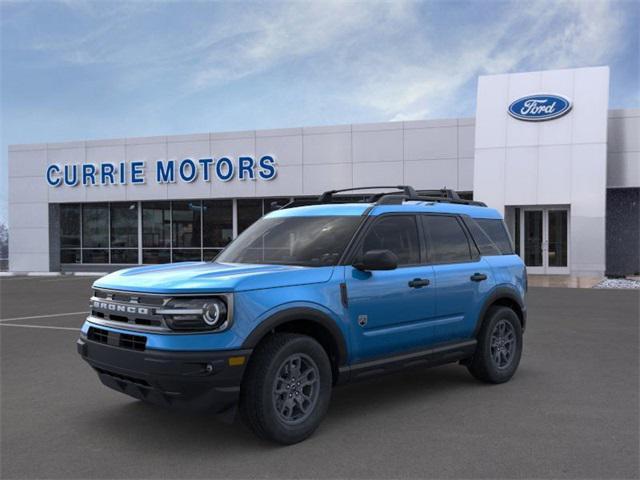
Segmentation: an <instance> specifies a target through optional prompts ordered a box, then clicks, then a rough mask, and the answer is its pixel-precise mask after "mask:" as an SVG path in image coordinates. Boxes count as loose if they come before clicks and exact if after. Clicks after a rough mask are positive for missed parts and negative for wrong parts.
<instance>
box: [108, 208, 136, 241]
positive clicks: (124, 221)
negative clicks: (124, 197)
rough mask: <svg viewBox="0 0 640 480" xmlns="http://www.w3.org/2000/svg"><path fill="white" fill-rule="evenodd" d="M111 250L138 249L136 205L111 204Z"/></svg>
mask: <svg viewBox="0 0 640 480" xmlns="http://www.w3.org/2000/svg"><path fill="white" fill-rule="evenodd" d="M111 248H138V204H137V203H112V204H111Z"/></svg>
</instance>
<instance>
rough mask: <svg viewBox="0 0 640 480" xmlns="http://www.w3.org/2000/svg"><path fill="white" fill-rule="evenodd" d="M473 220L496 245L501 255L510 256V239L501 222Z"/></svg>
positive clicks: (481, 219) (493, 219)
mask: <svg viewBox="0 0 640 480" xmlns="http://www.w3.org/2000/svg"><path fill="white" fill-rule="evenodd" d="M475 220H476V222H477V223H478V225H479V226H480V228H482V230H484V232H485V233H486V234H487V236H488V237H489V238H490V239H491V241H492V242H493V243H494V244H495V245H496V247H497V248H498V250H500V253H501V254H503V255H510V254H512V253H513V246H512V245H511V238H510V237H509V234H508V233H507V228H506V227H505V226H504V222H503V221H502V220H498V219H497V218H476V219H475Z"/></svg>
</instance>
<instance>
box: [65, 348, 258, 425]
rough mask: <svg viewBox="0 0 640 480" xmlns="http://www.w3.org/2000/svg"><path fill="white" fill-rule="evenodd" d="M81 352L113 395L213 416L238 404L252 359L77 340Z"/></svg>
mask: <svg viewBox="0 0 640 480" xmlns="http://www.w3.org/2000/svg"><path fill="white" fill-rule="evenodd" d="M77 347H78V353H79V354H80V355H81V356H82V358H83V359H84V360H86V361H87V362H88V363H89V365H91V366H92V367H93V368H94V369H95V371H96V372H97V373H98V377H99V378H100V381H102V383H103V384H105V385H106V386H108V387H110V388H113V389H114V390H117V391H119V392H122V393H125V394H127V395H131V396H132V397H135V398H139V399H141V400H145V401H148V402H151V403H155V404H159V405H165V406H172V407H188V408H196V409H200V408H201V409H207V410H210V411H214V412H222V411H224V410H226V409H228V408H229V407H231V406H233V405H234V404H235V403H236V402H237V401H238V397H239V394H240V384H241V381H242V375H243V373H244V369H245V366H246V364H247V362H248V360H249V355H251V350H221V351H207V352H174V351H160V350H145V351H136V350H130V349H126V348H120V347H115V346H111V345H105V344H102V343H98V342H94V341H91V340H87V339H86V338H85V337H82V338H80V339H78V341H77ZM230 358H231V361H230V360H229V359H230ZM242 359H244V360H242ZM240 363H241V364H240ZM231 364H233V366H232V365H231Z"/></svg>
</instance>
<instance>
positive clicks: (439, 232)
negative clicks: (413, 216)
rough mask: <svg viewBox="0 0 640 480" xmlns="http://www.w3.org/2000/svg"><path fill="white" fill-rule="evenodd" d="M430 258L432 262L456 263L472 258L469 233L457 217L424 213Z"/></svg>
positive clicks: (423, 219) (423, 218)
mask: <svg viewBox="0 0 640 480" xmlns="http://www.w3.org/2000/svg"><path fill="white" fill-rule="evenodd" d="M422 222H423V225H424V230H425V235H426V236H427V238H426V243H427V248H428V249H429V260H430V261H431V262H432V263H456V262H468V261H470V260H471V258H472V256H471V249H470V246H469V240H468V239H467V235H466V234H465V232H464V230H463V229H462V225H460V222H459V221H458V219H457V218H456V217H449V216H439V215H423V216H422Z"/></svg>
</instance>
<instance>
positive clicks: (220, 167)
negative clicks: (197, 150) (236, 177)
mask: <svg viewBox="0 0 640 480" xmlns="http://www.w3.org/2000/svg"><path fill="white" fill-rule="evenodd" d="M225 171H226V173H225ZM216 177H218V180H220V181H221V182H228V181H229V180H231V179H232V178H233V162H232V161H231V160H230V159H228V158H227V157H222V158H220V159H218V161H217V162H216Z"/></svg>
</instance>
